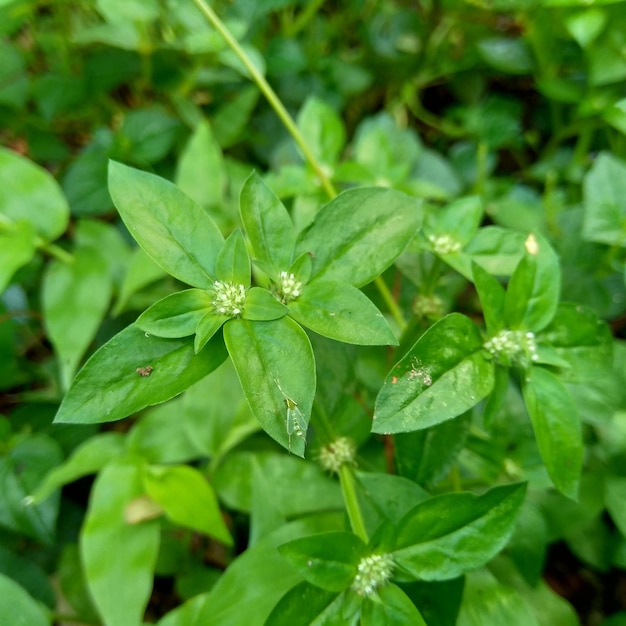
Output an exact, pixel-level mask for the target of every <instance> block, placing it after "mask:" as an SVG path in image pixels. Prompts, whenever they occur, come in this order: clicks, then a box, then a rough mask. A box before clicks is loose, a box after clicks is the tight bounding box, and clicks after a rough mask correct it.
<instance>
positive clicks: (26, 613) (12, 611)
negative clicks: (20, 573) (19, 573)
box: [0, 574, 52, 626]
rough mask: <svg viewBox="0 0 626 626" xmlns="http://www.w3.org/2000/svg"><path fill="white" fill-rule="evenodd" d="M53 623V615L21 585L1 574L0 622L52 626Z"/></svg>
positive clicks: (19, 625) (25, 625)
mask: <svg viewBox="0 0 626 626" xmlns="http://www.w3.org/2000/svg"><path fill="white" fill-rule="evenodd" d="M51 623H52V620H51V617H49V616H47V615H46V614H45V613H44V611H43V609H42V608H41V607H40V605H39V604H37V602H35V600H33V598H32V597H31V596H29V595H28V593H26V591H25V590H24V589H23V588H22V587H20V585H18V584H17V583H16V582H15V581H13V580H11V579H10V578H8V577H7V576H4V575H3V574H0V624H7V625H8V624H10V625H11V626H50V624H51Z"/></svg>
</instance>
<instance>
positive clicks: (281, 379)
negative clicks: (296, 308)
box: [224, 317, 315, 456]
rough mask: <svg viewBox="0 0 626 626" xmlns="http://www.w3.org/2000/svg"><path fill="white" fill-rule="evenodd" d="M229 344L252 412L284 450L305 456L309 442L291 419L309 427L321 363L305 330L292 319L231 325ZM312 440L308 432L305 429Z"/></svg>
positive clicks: (227, 334) (226, 328) (226, 335)
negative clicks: (317, 374)
mask: <svg viewBox="0 0 626 626" xmlns="http://www.w3.org/2000/svg"><path fill="white" fill-rule="evenodd" d="M224 340H225V341H226V346H227V348H228V353H229V354H230V357H231V359H232V360H233V364H234V365H235V369H236V370H237V376H238V377H239V381H240V382H241V386H242V388H243V391H244V394H245V396H246V399H247V400H248V403H249V404H250V408H251V409H252V413H254V415H255V417H256V418H257V419H258V420H259V422H260V424H261V426H262V427H263V430H265V431H266V432H267V434H268V435H270V437H272V438H273V439H275V440H276V441H278V443H280V444H281V445H282V446H284V447H285V448H287V449H288V450H290V451H291V452H293V453H294V454H297V455H298V456H304V448H305V440H304V439H303V438H302V437H300V436H297V435H296V433H295V432H294V433H293V434H291V435H289V432H288V431H290V430H292V428H293V423H291V424H290V420H294V419H297V417H298V415H295V412H296V411H297V412H298V413H299V416H301V417H302V419H303V420H304V422H305V423H306V424H308V421H309V419H310V416H311V407H312V405H313V397H314V395H315V361H314V357H313V350H312V348H311V343H310V341H309V338H308V337H307V336H306V333H305V332H304V331H303V330H302V328H301V327H300V326H299V325H298V324H296V323H295V322H294V321H293V320H291V319H289V318H288V317H283V318H281V319H278V320H273V321H269V322H254V321H248V320H237V319H236V320H230V321H229V322H228V323H227V324H226V325H225V326H224ZM302 430H303V431H304V432H303V435H306V427H305V428H303V429H302Z"/></svg>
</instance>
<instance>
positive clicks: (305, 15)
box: [285, 0, 326, 37]
mask: <svg viewBox="0 0 626 626" xmlns="http://www.w3.org/2000/svg"><path fill="white" fill-rule="evenodd" d="M325 1H326V0H309V2H307V3H306V4H305V6H304V9H302V11H300V13H299V14H298V17H297V18H296V19H295V20H294V21H293V23H291V24H290V25H289V27H288V28H287V29H285V35H286V36H287V37H295V36H296V35H297V34H298V33H299V32H300V31H301V30H303V29H304V28H305V27H306V25H307V24H308V23H309V22H310V21H311V20H312V19H313V18H314V17H315V16H316V15H317V12H318V11H319V10H320V9H321V8H322V5H323V4H324V2H325Z"/></svg>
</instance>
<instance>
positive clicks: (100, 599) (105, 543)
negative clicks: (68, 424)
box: [80, 461, 160, 626]
mask: <svg viewBox="0 0 626 626" xmlns="http://www.w3.org/2000/svg"><path fill="white" fill-rule="evenodd" d="M142 495H143V486H142V483H141V468H140V467H138V466H137V465H134V464H131V463H128V462H123V461H119V462H114V463H112V464H111V465H108V466H107V467H105V468H104V469H103V470H102V472H100V474H99V475H98V477H97V478H96V482H95V483H94V486H93V489H92V492H91V497H90V499H89V508H88V510H87V517H86V519H85V522H84V524H83V528H82V530H81V534H80V550H81V556H82V561H83V565H84V568H85V575H86V578H87V584H88V586H89V590H90V591H91V595H92V597H93V599H94V601H95V604H96V607H97V609H98V612H99V613H100V615H101V616H102V619H103V621H104V623H105V624H106V625H107V626H140V625H141V624H142V621H143V615H144V611H145V608H146V605H147V604H148V600H149V599H150V594H151V591H152V576H153V572H154V567H155V565H156V559H157V554H158V551H159V541H160V531H159V524H158V522H156V521H154V520H152V521H144V522H140V523H136V524H131V523H129V522H128V521H127V519H126V514H127V507H128V506H129V505H130V504H131V502H133V500H135V499H136V498H138V497H140V496H142Z"/></svg>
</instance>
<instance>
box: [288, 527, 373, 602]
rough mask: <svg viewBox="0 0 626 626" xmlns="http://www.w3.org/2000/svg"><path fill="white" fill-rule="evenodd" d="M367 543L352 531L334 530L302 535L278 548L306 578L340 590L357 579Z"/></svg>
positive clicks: (318, 585) (321, 585)
mask: <svg viewBox="0 0 626 626" xmlns="http://www.w3.org/2000/svg"><path fill="white" fill-rule="evenodd" d="M366 547H367V546H366V545H365V544H364V543H363V542H362V541H361V539H359V538H358V537H357V536H356V535H354V534H353V533H343V532H333V533H326V534H323V535H312V536H310V537H302V538H300V539H296V540H294V541H291V542H290V543H286V544H283V545H282V546H280V547H279V548H278V550H279V552H280V553H281V554H282V556H284V557H285V559H287V561H289V563H291V565H293V566H294V567H295V568H296V569H297V570H298V572H299V573H300V575H301V576H302V578H304V580H306V581H307V582H309V583H311V584H312V585H316V586H317V587H321V588H322V589H325V590H326V591H334V592H336V593H338V592H340V591H343V590H344V589H346V588H347V587H348V586H349V585H350V584H351V583H352V581H353V580H354V577H355V576H356V573H357V565H358V563H359V561H360V560H361V558H362V557H363V556H364V555H365V550H366Z"/></svg>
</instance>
